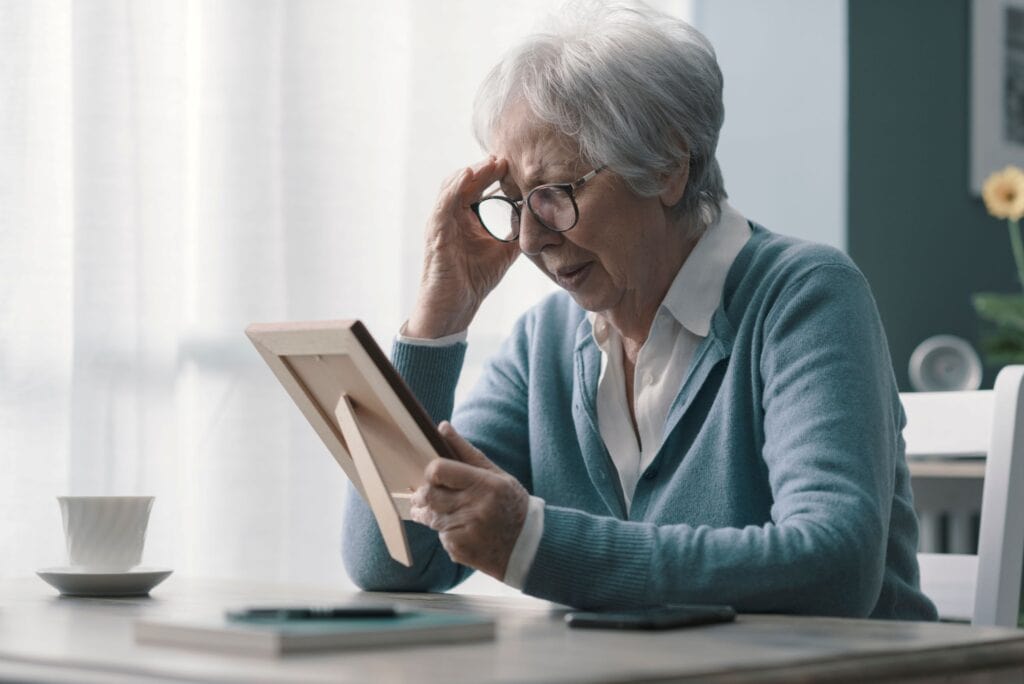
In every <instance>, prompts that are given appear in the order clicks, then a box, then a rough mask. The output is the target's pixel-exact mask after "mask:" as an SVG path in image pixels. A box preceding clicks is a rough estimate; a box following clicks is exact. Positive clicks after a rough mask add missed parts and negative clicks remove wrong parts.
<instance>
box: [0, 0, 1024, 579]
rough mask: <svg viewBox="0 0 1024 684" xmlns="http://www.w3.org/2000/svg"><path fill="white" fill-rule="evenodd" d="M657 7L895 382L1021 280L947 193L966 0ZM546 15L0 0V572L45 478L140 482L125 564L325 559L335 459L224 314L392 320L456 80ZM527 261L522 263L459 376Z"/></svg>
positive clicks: (758, 183)
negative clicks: (139, 553)
mask: <svg viewBox="0 0 1024 684" xmlns="http://www.w3.org/2000/svg"><path fill="white" fill-rule="evenodd" d="M651 4H652V5H654V6H656V7H658V8H661V9H663V10H666V11H670V12H672V13H675V14H677V15H678V16H681V17H683V18H686V19H687V20H689V21H691V22H692V23H694V24H695V25H696V26H697V27H698V28H699V29H701V30H702V31H704V32H705V33H706V34H707V35H708V37H709V38H710V39H711V41H712V43H713V44H714V46H715V48H716V50H717V53H718V57H719V61H720V64H721V66H722V70H723V72H724V75H725V102H726V123H725V127H724V129H723V132H722V138H721V143H720V147H719V159H720V161H721V163H722V166H723V170H724V173H725V179H726V188H727V190H728V192H729V194H730V197H731V202H732V203H733V204H734V206H736V207H737V208H738V209H739V210H740V211H741V212H743V213H744V214H745V215H747V216H748V217H750V218H752V219H753V220H756V221H758V222H760V223H761V224H763V225H765V226H766V227H768V228H769V229H771V230H773V231H776V232H780V233H785V234H790V235H794V236H798V237H802V238H806V239H810V240H816V241H819V242H824V243H828V244H831V245H834V246H836V247H839V248H841V249H844V250H846V251H848V252H849V253H850V254H851V256H852V257H853V258H854V259H855V261H856V262H857V263H858V264H859V265H860V267H861V268H862V269H863V270H864V272H865V274H866V275H867V277H868V280H869V281H870V283H871V285H872V287H873V289H874V292H875V295H876V298H877V300H878V303H879V308H880V310H881V313H882V317H883V320H884V323H885V325H886V329H887V332H888V335H889V341H890V346H891V349H892V353H893V361H894V366H895V369H896V373H897V377H898V378H899V381H900V383H901V389H909V387H908V386H907V371H906V365H907V361H908V358H909V355H910V352H911V350H912V349H913V348H914V346H916V345H917V344H918V343H919V342H920V341H921V340H922V339H924V338H925V337H928V336H930V335H934V334H937V333H953V334H957V335H960V336H963V337H965V338H967V339H969V340H973V339H974V338H975V335H976V331H975V327H976V323H975V317H974V314H973V312H972V310H971V308H970V304H969V299H968V297H969V294H970V293H971V292H973V291H977V290H983V289H992V290H1000V289H1007V288H1012V287H1014V285H1015V281H1014V277H1015V276H1014V269H1013V262H1012V259H1011V257H1010V256H1009V251H1008V250H1007V249H1006V236H1005V233H1004V232H1003V231H1002V229H1001V228H1000V226H999V225H998V223H997V222H994V221H992V220H991V219H990V218H988V217H987V216H986V214H985V211H984V208H983V207H982V205H981V202H980V200H979V199H978V198H977V197H976V196H974V195H973V194H972V193H971V192H970V191H969V183H968V94H967V93H968V81H969V79H968V73H969V16H970V9H971V8H970V2H969V0H943V1H942V2H934V1H932V0H900V1H899V2H890V1H888V0H849V2H847V1H845V0H773V1H771V2H765V1H764V0H688V1H687V0H674V1H673V0H659V1H656V2H652V3H651ZM549 11H550V3H549V2H546V1H544V2H542V1H540V0H508V1H506V2H502V3H484V2H479V1H477V2H470V1H469V0H445V1H444V2H441V1H440V0H430V1H424V0H382V1H380V2H373V3H366V2H355V1H344V2H329V1H326V0H291V1H284V0H278V1H274V0H218V1H216V2H206V1H201V0H160V1H152V0H132V1H129V0H120V1H114V0H110V1H102V0H79V1H78V2H72V1H71V0H38V1H32V2H29V1H28V0H25V1H19V0H0V558H2V559H3V561H2V562H0V574H4V575H25V574H29V573H31V572H32V571H33V570H35V569H37V568H39V567H42V566H47V565H59V564H61V563H63V557H64V553H63V537H62V533H61V523H60V515H59V511H58V508H57V505H56V502H55V500H54V497H55V496H57V495H59V494H154V495H156V496H157V501H156V504H155V507H154V509H153V517H152V521H151V526H150V533H149V538H148V542H147V550H146V555H145V561H146V564H147V565H161V566H168V567H173V568H175V569H176V570H177V571H179V572H183V573H188V574H197V575H203V576H214V577H244V578H251V579H268V580H289V581H303V582H315V583H321V584H324V583H326V584H333V585H338V586H348V579H347V578H346V577H345V574H344V570H343V568H342V565H341V560H340V557H339V553H338V547H339V535H340V529H341V524H342V520H341V510H342V494H343V491H344V476H343V474H342V472H341V470H340V469H339V468H338V467H337V466H336V464H335V463H334V462H333V459H331V457H330V456H329V454H328V453H327V451H326V449H325V448H324V447H323V445H322V444H321V443H320V442H319V441H318V440H317V438H316V436H315V434H314V433H313V431H312V430H311V429H310V428H309V426H308V425H307V424H306V423H305V420H304V419H303V418H302V416H301V414H299V412H298V410H297V409H296V408H295V407H294V406H293V405H292V403H291V402H290V400H289V399H288V397H287V396H286V395H285V393H284V392H283V391H282V389H281V388H280V387H279V385H278V384H277V381H276V380H275V379H274V377H273V376H272V374H271V373H270V371H269V370H268V369H267V368H266V367H265V365H264V364H263V363H262V361H261V360H260V358H259V356H258V355H257V354H256V352H255V351H254V350H253V349H252V348H251V345H250V344H249V342H248V340H247V339H246V338H245V336H244V335H243V333H242V331H243V329H244V328H245V326H246V325H247V324H248V323H250V322H254V321H280V320H304V319H337V318H360V319H363V320H364V321H365V322H366V324H367V325H368V327H369V328H370V330H371V332H372V333H373V334H374V335H375V336H376V337H377V339H378V341H379V342H380V343H381V345H382V346H383V347H385V348H387V347H388V346H389V345H390V341H391V339H392V337H393V335H394V333H395V332H396V331H397V329H398V327H399V326H400V325H401V323H402V321H403V320H404V319H405V317H406V316H407V314H408V312H409V310H410V308H411V304H412V301H413V297H414V296H415V290H416V285H417V282H418V278H419V269H420V250H421V235H422V230H423V226H424V223H425V220H426V217H427V216H428V214H429V212H430V211H431V208H432V205H433V202H434V197H435V194H436V192H437V190H438V188H439V186H440V184H441V182H442V180H443V179H444V178H445V177H446V176H448V175H449V174H451V173H452V172H453V171H455V170H457V169H459V168H460V167H462V166H465V165H468V164H470V163H472V162H474V161H475V160H477V159H478V158H479V157H480V156H481V153H480V150H479V149H478V148H477V145H476V143H475V142H474V140H473V138H472V136H471V133H470V115H471V104H472V100H473V96H474V93H475V91H476V86H477V84H478V83H479V82H480V80H481V79H482V78H483V76H484V74H485V73H486V71H487V70H488V69H489V68H490V66H492V65H493V63H494V62H495V61H496V60H497V59H498V58H499V56H500V55H501V53H502V52H503V51H504V50H505V49H507V48H508V47H509V46H511V45H512V44H513V43H514V42H515V41H516V40H517V39H518V38H520V37H522V36H523V35H525V34H526V33H528V32H530V31H531V30H534V29H541V28H543V25H544V17H545V15H546V13H547V12H549ZM551 287H552V286H551V285H550V284H549V283H548V281H547V280H546V279H545V278H543V276H541V275H540V274H539V273H536V272H534V271H533V270H532V269H531V267H530V266H529V265H528V264H526V263H517V265H516V266H515V267H514V268H513V271H512V273H511V274H510V275H509V277H508V278H506V280H505V281H504V282H503V283H502V285H501V286H500V288H499V289H498V290H497V291H496V292H495V293H494V295H492V297H491V298H490V299H489V301H488V302H487V304H486V305H485V308H484V310H483V311H482V312H481V313H480V316H479V318H478V320H477V321H476V323H475V324H474V327H473V328H472V330H471V331H470V351H469V358H468V361H467V367H466V370H465V373H464V376H463V378H462V384H461V385H460V392H462V391H464V390H465V388H466V387H467V386H468V385H470V384H471V383H472V381H473V380H474V379H475V377H476V375H477V373H478V372H479V367H480V364H481V363H482V362H483V360H484V359H485V358H486V357H487V355H488V354H489V353H490V352H492V351H493V350H494V349H495V348H496V346H497V345H498V344H499V342H500V340H501V339H502V338H503V337H504V336H505V335H506V334H507V332H508V331H509V329H510V327H511V325H512V323H513V321H514V320H515V318H516V317H517V316H518V315H519V314H520V313H521V312H522V311H524V310H525V309H526V308H527V307H528V306H529V305H530V304H531V303H533V302H534V301H536V300H537V299H538V298H539V297H541V296H542V295H543V294H545V293H546V292H548V291H549V290H550V289H551ZM991 377H992V373H991V370H990V371H989V374H988V375H987V376H986V386H990V384H991Z"/></svg>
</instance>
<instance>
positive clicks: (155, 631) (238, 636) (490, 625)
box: [135, 611, 495, 657]
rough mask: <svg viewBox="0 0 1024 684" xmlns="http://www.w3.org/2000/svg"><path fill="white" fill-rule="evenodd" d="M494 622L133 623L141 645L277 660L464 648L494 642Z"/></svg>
mask: <svg viewBox="0 0 1024 684" xmlns="http://www.w3.org/2000/svg"><path fill="white" fill-rule="evenodd" d="M494 634H495V623H494V620H493V619H491V618H488V617H485V616H481V615H475V614H468V613H450V612H433V611H430V612H428V611H416V612H411V611H410V612H400V613H398V614H397V615H395V616H394V617H382V618H377V617H374V618H365V617H361V618H328V619H304V620H288V619H283V618H258V619H257V618H249V619H245V620H239V619H232V618H228V617H220V618H213V619H206V620H203V619H196V618H191V619H179V620H171V619H159V620H157V619H142V620H138V621H136V622H135V641H136V642H137V643H139V644H148V645H154V646H170V647H178V648H194V649H198V650H203V651H216V652H220V653H231V654H236V655H252V656H265V657H276V656H281V655H285V654H289V653H302V652H309V651H323V650H345V649H366V648H383V647H392V648H394V647H401V646H410V645H413V644H435V643H437V644H440V643H464V642H470V641H486V640H491V639H494Z"/></svg>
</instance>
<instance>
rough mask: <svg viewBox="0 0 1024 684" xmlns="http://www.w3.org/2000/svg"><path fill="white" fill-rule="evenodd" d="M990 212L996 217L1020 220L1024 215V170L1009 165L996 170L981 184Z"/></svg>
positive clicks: (986, 205) (982, 194) (986, 206)
mask: <svg viewBox="0 0 1024 684" xmlns="http://www.w3.org/2000/svg"><path fill="white" fill-rule="evenodd" d="M981 196H982V198H983V199H984V200H985V208H986V209H988V213H990V214H992V215H993V216H995V217H996V218H1001V219H1010V220H1011V221H1019V220H1020V219H1021V217H1024V171H1021V170H1020V169H1018V168H1017V167H1016V166H1007V167H1006V168H1005V169H1003V170H1002V171H996V172H995V173H993V174H992V175H991V176H989V177H988V178H987V179H986V180H985V184H984V185H983V186H981Z"/></svg>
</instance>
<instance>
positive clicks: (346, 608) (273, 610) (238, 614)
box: [225, 604, 399, 622]
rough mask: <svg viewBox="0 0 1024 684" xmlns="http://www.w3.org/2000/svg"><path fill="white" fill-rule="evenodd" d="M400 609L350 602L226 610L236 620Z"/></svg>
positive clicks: (381, 614) (392, 613) (367, 614)
mask: <svg viewBox="0 0 1024 684" xmlns="http://www.w3.org/2000/svg"><path fill="white" fill-rule="evenodd" d="M398 614H399V610H398V608H397V607H396V606H393V605H390V604H364V605H359V604H348V605H341V606H269V607H259V608H243V609H241V610H228V611H225V616H226V617H227V618H228V619H229V620H235V621H241V622H244V621H247V620H255V621H263V620H273V621H285V622H288V621H296V620H347V619H351V618H385V617H387V618H390V617H397V616H398Z"/></svg>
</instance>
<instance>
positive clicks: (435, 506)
mask: <svg viewBox="0 0 1024 684" xmlns="http://www.w3.org/2000/svg"><path fill="white" fill-rule="evenodd" d="M423 489H424V495H423V503H422V504H420V505H422V506H425V507H427V508H429V509H430V510H432V511H434V513H451V512H452V511H456V510H458V509H459V508H461V507H462V506H465V505H466V504H467V503H470V502H469V501H468V500H467V498H466V495H465V493H464V490H455V489H449V488H448V487H432V486H427V487H424V488H423Z"/></svg>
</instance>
